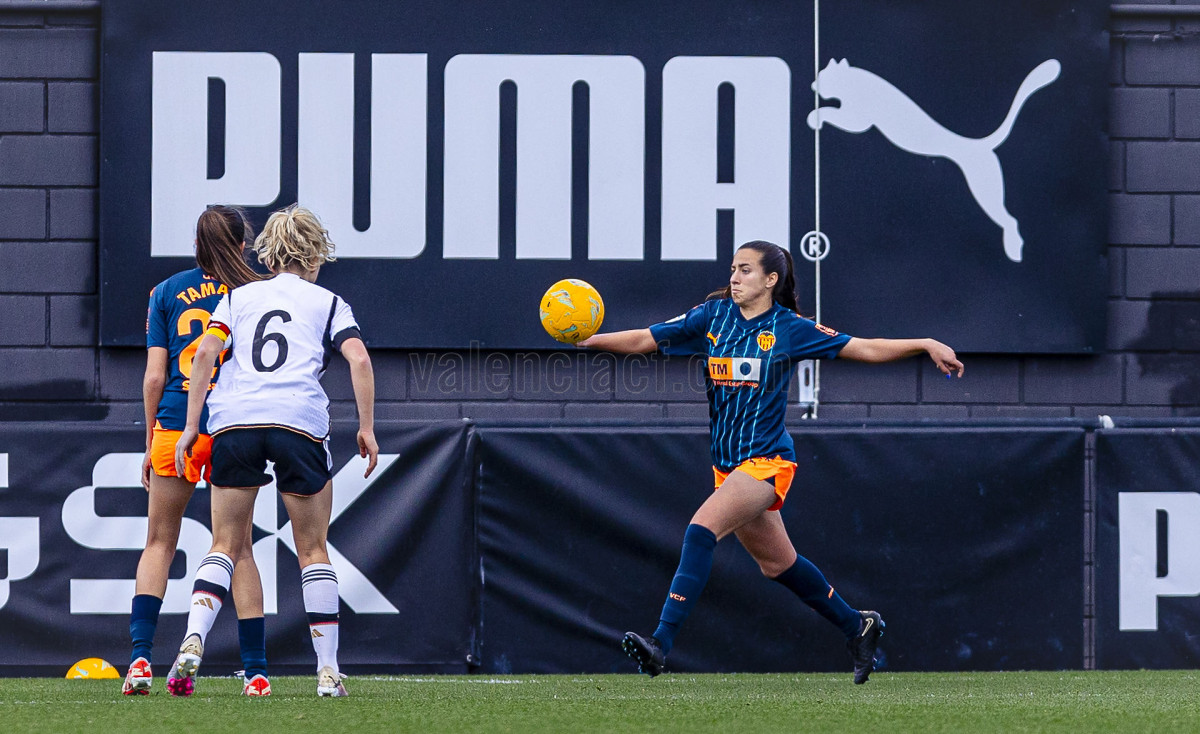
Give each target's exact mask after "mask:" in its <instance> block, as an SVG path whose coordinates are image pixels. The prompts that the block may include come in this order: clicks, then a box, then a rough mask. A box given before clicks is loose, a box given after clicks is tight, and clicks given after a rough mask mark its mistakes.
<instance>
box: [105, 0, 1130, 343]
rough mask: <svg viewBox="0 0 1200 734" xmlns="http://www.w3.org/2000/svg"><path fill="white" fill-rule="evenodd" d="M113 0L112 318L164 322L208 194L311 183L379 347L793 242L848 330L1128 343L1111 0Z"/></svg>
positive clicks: (492, 338) (300, 196)
mask: <svg viewBox="0 0 1200 734" xmlns="http://www.w3.org/2000/svg"><path fill="white" fill-rule="evenodd" d="M101 9H102V14H103V15H102V32H103V53H104V64H103V77H102V90H101V93H102V102H103V104H102V110H103V113H102V134H101V147H102V156H101V157H102V166H101V201H102V204H101V206H102V211H103V215H102V216H101V223H102V231H101V264H100V268H101V328H100V333H101V341H102V343H103V344H105V345H138V344H141V343H142V342H143V333H142V327H143V324H144V313H145V307H146V294H147V292H148V291H149V289H150V287H151V286H152V285H154V284H155V283H156V282H158V281H159V280H161V279H162V278H164V277H165V276H167V275H169V274H171V273H172V272H175V271H177V270H180V269H182V268H184V267H187V266H188V265H189V263H190V259H189V258H190V257H191V255H192V243H193V237H194V224H195V220H196V217H197V216H198V214H199V213H200V211H202V209H203V207H204V206H205V205H207V204H210V203H216V202H221V203H229V204H239V205H243V206H246V207H248V208H249V211H250V212H251V216H252V219H253V220H254V222H255V224H257V225H261V224H262V222H263V221H264V220H265V217H266V215H267V213H268V212H269V211H271V210H272V209H275V208H279V207H282V206H285V205H288V204H291V203H292V202H295V201H299V202H300V203H301V204H303V205H305V206H308V207H310V208H312V209H313V210H314V211H316V212H317V213H318V214H319V215H320V216H321V217H322V218H323V219H324V221H325V223H326V224H327V226H328V227H329V230H330V232H331V235H332V239H333V240H334V241H335V242H336V243H337V245H338V251H337V254H338V256H339V262H338V263H337V264H335V265H331V266H330V267H328V268H327V269H325V271H323V272H322V274H321V282H322V283H323V284H325V285H327V286H329V287H331V288H332V289H333V290H335V291H337V292H339V293H341V294H343V295H344V296H345V297H346V298H347V300H348V301H349V302H350V303H351V305H352V306H353V307H354V309H355V313H356V315H357V317H358V319H359V321H360V323H361V325H362V327H363V333H364V334H365V335H366V337H367V341H368V343H369V344H370V345H371V346H388V347H409V348H445V347H468V346H473V345H478V346H481V347H484V348H550V347H553V346H554V343H553V342H551V341H550V339H549V338H548V337H547V336H546V335H545V333H543V331H542V329H541V327H540V325H539V323H538V318H537V304H538V302H539V299H540V296H541V295H542V293H543V291H544V290H545V289H546V288H547V287H548V286H549V285H550V284H551V283H553V282H555V281H557V280H559V279H561V278H564V277H575V278H582V279H584V280H587V281H589V282H591V283H592V284H593V285H595V286H596V287H597V288H598V289H599V291H600V293H601V294H602V296H603V297H604V299H605V301H606V305H607V312H608V316H607V323H606V324H605V326H606V328H611V329H622V328H636V327H642V326H646V325H648V324H651V323H655V322H658V321H663V320H666V319H668V318H671V317H673V316H675V315H677V314H679V313H681V312H682V311H684V310H685V309H687V308H688V307H690V306H692V305H694V304H695V303H697V302H699V301H700V300H701V299H703V298H704V295H705V294H706V293H708V292H709V291H710V290H713V289H715V288H717V287H720V286H721V285H723V284H724V283H725V281H726V278H727V274H728V263H729V260H730V258H731V256H732V252H733V248H734V246H735V245H736V244H739V243H742V242H745V241H747V240H751V239H766V240H770V241H773V242H776V243H779V244H781V245H787V246H790V248H791V251H792V253H793V255H794V256H795V258H796V261H797V263H798V268H797V278H798V283H799V292H800V294H801V299H800V300H801V308H802V310H804V311H805V312H806V313H808V314H812V313H813V311H814V308H815V303H816V292H815V283H816V278H815V272H814V267H813V266H812V265H811V264H810V263H809V262H808V261H807V260H805V259H804V256H806V255H810V256H814V257H815V256H816V254H817V253H818V251H821V252H825V251H826V250H827V252H825V254H826V257H825V259H824V260H823V261H822V264H821V284H822V286H821V288H822V293H821V297H822V320H824V321H826V322H827V323H829V324H830V325H831V326H834V327H835V328H837V329H839V330H842V331H845V332H847V333H850V334H856V335H862V336H888V337H898V336H912V335H919V336H924V335H936V336H937V337H939V338H941V339H943V340H944V341H946V342H948V343H950V344H952V345H953V346H955V347H956V348H957V349H959V350H962V351H968V352H1092V351H1095V350H1097V349H1100V348H1102V347H1103V344H1104V313H1105V309H1104V298H1105V293H1106V286H1107V281H1106V276H1105V257H1104V254H1105V232H1106V216H1105V211H1104V207H1105V193H1104V190H1105V178H1106V169H1105V159H1106V156H1107V147H1106V146H1107V139H1106V136H1105V133H1104V126H1105V94H1106V91H1107V73H1108V45H1107V38H1106V35H1105V33H1104V25H1105V21H1106V17H1107V12H1108V7H1107V5H1105V4H1103V3H1094V2H1083V1H1082V0H1013V1H1011V2H1005V3H979V2H972V3H964V2H959V1H958V0H928V1H926V2H921V3H895V2H886V1H885V0H844V1H842V2H836V3H834V2H826V3H824V4H823V7H822V8H821V15H820V18H821V20H820V28H819V29H817V28H814V20H813V7H812V5H811V4H810V3H808V2H794V3H762V2H755V1H752V0H686V1H685V0H667V1H665V2H656V3H640V4H639V3H621V4H604V3H601V4H597V3H594V2H584V1H583V0H565V1H554V2H551V1H550V0H528V1H527V2H523V3H520V4H519V5H517V6H514V5H511V4H504V3H491V4H488V3H478V2H467V1H466V0H437V2H434V1H433V0H416V1H415V2H407V3H378V2H367V1H366V0H337V1H335V0H297V1H288V2H284V1H283V0H263V1H262V2H255V3H245V2H235V1H234V0H204V1H203V2H201V1H200V0H180V1H178V2H171V3H161V2H155V1H154V0H121V1H120V2H115V1H114V2H105V3H103V4H102V6H101ZM815 31H819V34H818V33H815ZM814 43H819V54H818V56H819V64H818V65H819V67H820V69H821V71H820V73H819V74H818V73H815V69H814V51H815V49H814ZM815 93H816V94H818V95H819V98H817V99H815V98H814V94H815ZM818 130H819V141H820V142H819V148H820V156H819V161H818V159H817V157H816V155H815V151H816V149H817V147H818V146H817V131H818ZM818 163H819V166H820V181H819V186H818V182H817V181H816V177H815V171H816V168H817V164H818ZM818 189H819V191H818ZM818 196H819V198H820V211H819V220H820V230H821V236H820V237H818V236H816V235H815V234H814V235H812V236H808V233H810V232H813V231H814V230H815V229H816V224H817V220H818V216H817V215H818V212H817V210H816V199H817V198H818ZM822 237H823V238H825V239H824V240H823V239H822ZM826 243H827V244H828V248H826V247H825V244H826Z"/></svg>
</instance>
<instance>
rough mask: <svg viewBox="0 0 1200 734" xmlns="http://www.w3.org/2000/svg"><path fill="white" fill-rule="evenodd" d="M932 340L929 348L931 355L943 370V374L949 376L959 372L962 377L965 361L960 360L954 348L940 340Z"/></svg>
mask: <svg viewBox="0 0 1200 734" xmlns="http://www.w3.org/2000/svg"><path fill="white" fill-rule="evenodd" d="M931 341H932V343H931V344H930V345H929V349H928V352H929V357H930V358H931V359H932V360H933V363H934V364H935V365H937V368H938V369H939V370H941V372H942V374H943V375H946V376H947V377H949V376H950V375H953V374H954V373H956V372H957V373H958V375H957V376H958V377H962V376H963V369H964V368H963V363H962V362H960V361H958V357H956V356H955V355H954V350H953V349H951V348H950V347H948V346H946V345H945V344H942V343H941V342H939V341H934V340H931Z"/></svg>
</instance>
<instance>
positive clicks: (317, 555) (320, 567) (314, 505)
mask: <svg viewBox="0 0 1200 734" xmlns="http://www.w3.org/2000/svg"><path fill="white" fill-rule="evenodd" d="M283 506H284V507H286V508H287V513H288V518H289V519H290V520H291V521H292V528H293V530H292V536H293V537H294V538H295V541H296V557H297V558H298V559H299V560H300V583H301V585H302V587H303V589H302V590H303V592H304V611H305V612H307V613H308V629H309V634H310V636H311V637H312V643H313V650H314V651H315V652H316V653H317V695H319V696H345V695H348V694H347V693H346V687H345V685H343V683H342V678H343V677H344V676H342V675H341V672H340V671H339V670H338V662H337V648H338V587H337V574H336V573H334V570H333V566H332V565H330V563H329V551H328V549H327V548H326V545H325V539H326V537H327V536H328V534H329V516H330V514H331V512H332V510H333V481H332V480H331V481H329V482H326V483H325V486H324V487H323V488H322V489H321V491H320V492H317V493H316V494H314V495H311V496H307V497H302V496H298V495H289V494H285V495H283Z"/></svg>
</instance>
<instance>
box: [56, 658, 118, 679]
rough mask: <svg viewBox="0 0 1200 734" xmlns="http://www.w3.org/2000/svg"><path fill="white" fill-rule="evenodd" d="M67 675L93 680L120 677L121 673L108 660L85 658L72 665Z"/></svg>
mask: <svg viewBox="0 0 1200 734" xmlns="http://www.w3.org/2000/svg"><path fill="white" fill-rule="evenodd" d="M66 677H67V678H77V679H81V680H93V679H96V678H120V677H121V674H120V673H118V672H117V669H116V668H114V667H113V666H112V663H110V662H108V661H107V660H101V659H100V658H84V659H83V660H80V661H79V662H77V663H75V664H74V665H72V666H71V669H70V670H68V671H67V675H66Z"/></svg>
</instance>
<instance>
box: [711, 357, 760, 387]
mask: <svg viewBox="0 0 1200 734" xmlns="http://www.w3.org/2000/svg"><path fill="white" fill-rule="evenodd" d="M708 377H709V379H711V380H712V381H713V384H715V385H720V386H721V387H758V382H759V380H760V379H762V360H761V359H759V358H757V357H709V358H708Z"/></svg>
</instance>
